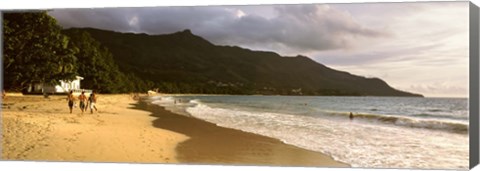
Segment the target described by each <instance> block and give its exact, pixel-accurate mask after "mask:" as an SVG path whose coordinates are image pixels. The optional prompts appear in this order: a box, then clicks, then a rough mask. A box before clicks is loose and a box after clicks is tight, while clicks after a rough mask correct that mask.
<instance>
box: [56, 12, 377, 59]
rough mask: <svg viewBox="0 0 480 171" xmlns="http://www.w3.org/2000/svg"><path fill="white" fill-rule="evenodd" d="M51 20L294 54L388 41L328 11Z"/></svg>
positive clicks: (60, 16) (63, 15)
mask: <svg viewBox="0 0 480 171" xmlns="http://www.w3.org/2000/svg"><path fill="white" fill-rule="evenodd" d="M255 10H257V11H261V10H268V11H273V12H274V13H275V15H272V16H265V15H262V14H261V12H259V13H255V12H252V11H255ZM245 12H250V13H246V14H245ZM50 14H51V15H52V16H54V17H55V18H57V20H58V21H59V22H60V24H61V25H63V26H64V27H94V28H100V29H108V30H115V31H120V32H142V33H148V34H165V33H172V32H176V31H181V30H184V29H191V30H192V32H193V33H194V34H197V35H200V36H202V37H205V38H206V39H208V40H210V41H212V42H214V43H216V44H228V45H240V46H247V47H254V48H257V49H267V50H280V51H293V52H296V53H302V52H303V51H321V50H329V49H340V48H346V47H349V46H351V45H352V42H354V41H356V40H357V39H358V38H375V37H380V36H384V35H386V33H384V32H381V31H377V30H373V29H370V28H368V27H366V26H363V25H361V24H359V23H357V22H355V20H354V19H353V17H351V16H350V14H349V13H347V12H344V11H340V10H337V9H335V8H332V7H330V6H328V5H274V6H245V7H244V6H212V7H156V8H152V7H148V8H104V9H64V10H54V11H52V12H50Z"/></svg>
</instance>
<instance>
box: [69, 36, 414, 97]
mask: <svg viewBox="0 0 480 171" xmlns="http://www.w3.org/2000/svg"><path fill="white" fill-rule="evenodd" d="M83 31H85V32H88V33H90V35H91V36H92V37H93V38H94V39H96V40H97V41H98V42H100V43H101V45H102V46H103V47H105V48H107V49H108V50H109V51H110V52H111V53H112V55H113V59H114V61H115V63H116V64H118V66H119V69H120V71H121V72H123V73H126V74H133V75H135V76H136V77H138V78H140V79H142V80H146V81H149V82H150V81H151V82H152V83H153V85H152V86H154V87H158V88H160V91H163V92H168V93H216V94H281V95H300V94H301V95H355V96H421V95H418V94H413V93H408V92H403V91H399V90H395V89H394V88H392V87H390V86H389V85H388V84H387V83H385V82H384V81H382V80H381V79H378V78H365V77H362V76H356V75H352V74H350V73H347V72H343V71H337V70H334V69H331V68H328V67H326V66H325V65H322V64H319V63H317V62H315V61H313V60H311V59H309V58H307V57H304V56H295V57H282V56H280V55H278V54H276V53H274V52H262V51H252V50H249V49H244V48H241V47H236V46H234V47H231V46H217V45H214V44H212V43H210V42H208V41H207V40H205V39H203V38H202V37H199V36H196V35H193V34H192V33H191V32H190V30H184V31H181V32H177V33H173V34H166V35H147V34H133V33H118V32H113V31H106V30H98V29H91V28H82V29H79V28H75V29H68V30H65V31H64V32H65V33H66V34H67V35H71V34H72V33H81V32H83ZM131 81H134V80H131Z"/></svg>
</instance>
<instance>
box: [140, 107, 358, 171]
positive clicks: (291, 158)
mask: <svg viewBox="0 0 480 171" xmlns="http://www.w3.org/2000/svg"><path fill="white" fill-rule="evenodd" d="M134 106H135V107H134V109H138V110H145V111H148V112H150V113H152V114H151V116H154V117H157V119H155V120H154V121H153V126H154V127H156V128H160V129H166V130H171V131H174V132H177V133H180V134H183V135H186V136H188V137H189V139H188V140H186V141H183V142H180V143H179V144H178V146H177V148H176V152H177V159H178V161H179V162H180V163H181V164H213V165H256V166H310V167H350V165H348V164H345V163H342V162H339V161H336V160H334V159H333V158H331V157H330V156H328V155H326V154H323V153H320V152H316V151H311V150H306V149H303V148H300V147H296V146H293V145H289V144H286V143H284V142H282V141H280V140H278V139H274V138H270V137H266V136H262V135H258V134H253V133H248V132H244V131H241V130H236V129H231V128H224V127H220V126H217V125H215V124H213V123H210V122H207V121H203V120H200V119H197V118H194V117H188V116H183V115H179V114H175V113H172V112H170V111H167V110H165V108H164V107H161V106H158V105H154V104H149V103H148V102H146V101H145V99H142V100H140V101H139V102H138V103H137V104H136V105H134Z"/></svg>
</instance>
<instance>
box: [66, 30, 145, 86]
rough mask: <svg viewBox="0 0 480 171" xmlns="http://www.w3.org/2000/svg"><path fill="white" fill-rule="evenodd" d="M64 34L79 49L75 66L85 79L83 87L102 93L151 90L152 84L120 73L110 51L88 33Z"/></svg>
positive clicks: (70, 32) (67, 32)
mask: <svg viewBox="0 0 480 171" xmlns="http://www.w3.org/2000/svg"><path fill="white" fill-rule="evenodd" d="M64 34H66V35H68V36H69V37H70V38H71V43H72V44H73V45H75V46H76V47H78V48H79V52H78V53H77V54H76V56H77V58H78V62H77V66H78V74H79V75H81V76H83V77H84V78H85V79H84V80H83V81H82V84H83V87H85V88H89V89H94V90H98V91H100V92H103V93H124V92H132V91H135V92H139V91H147V90H148V89H150V88H152V87H151V86H152V83H148V82H145V81H142V80H140V79H138V78H136V77H135V76H134V75H133V74H130V75H125V74H124V73H122V72H121V71H120V70H119V68H118V65H117V64H116V63H115V61H114V59H113V55H112V54H111V53H110V51H109V50H108V49H107V48H105V47H103V46H102V45H101V44H100V43H99V42H98V41H97V40H95V39H94V38H92V37H91V36H90V34H89V33H88V32H86V31H80V30H64ZM148 86H150V87H148ZM147 87H148V88H147Z"/></svg>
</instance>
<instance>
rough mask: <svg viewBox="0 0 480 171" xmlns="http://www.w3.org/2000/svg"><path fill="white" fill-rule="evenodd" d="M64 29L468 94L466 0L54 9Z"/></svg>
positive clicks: (436, 93)
mask: <svg viewBox="0 0 480 171" xmlns="http://www.w3.org/2000/svg"><path fill="white" fill-rule="evenodd" d="M49 14H50V15H52V16H53V17H55V18H56V19H57V20H58V22H59V23H60V24H61V25H62V26H63V27H65V28H69V27H94V28H99V29H107V30H115V31H119V32H135V33H147V34H166V33H173V32H177V31H181V30H184V29H190V30H191V31H192V32H193V33H194V34H196V35H199V36H202V37H204V38H206V39H207V40H209V41H211V42H213V43H215V44H218V45H237V46H241V47H245V48H249V49H254V50H268V51H275V52H277V53H279V54H280V55H284V56H294V55H298V54H300V55H305V56H308V57H310V58H312V59H313V60H315V61H317V62H319V63H322V64H325V65H327V66H329V67H331V68H334V69H338V70H343V71H347V72H350V73H352V74H355V75H361V76H366V77H378V78H381V79H383V80H385V81H386V82H387V83H388V84H389V85H391V86H392V87H394V88H396V89H400V90H404V91H410V92H415V93H421V94H423V95H425V96H428V97H467V96H468V2H436V3H430V2H419V3H355V4H316V5H306V4H303V5H263V6H203V7H148V8H96V9H63V10H62V9H56V10H53V11H51V12H50V13H49Z"/></svg>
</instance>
